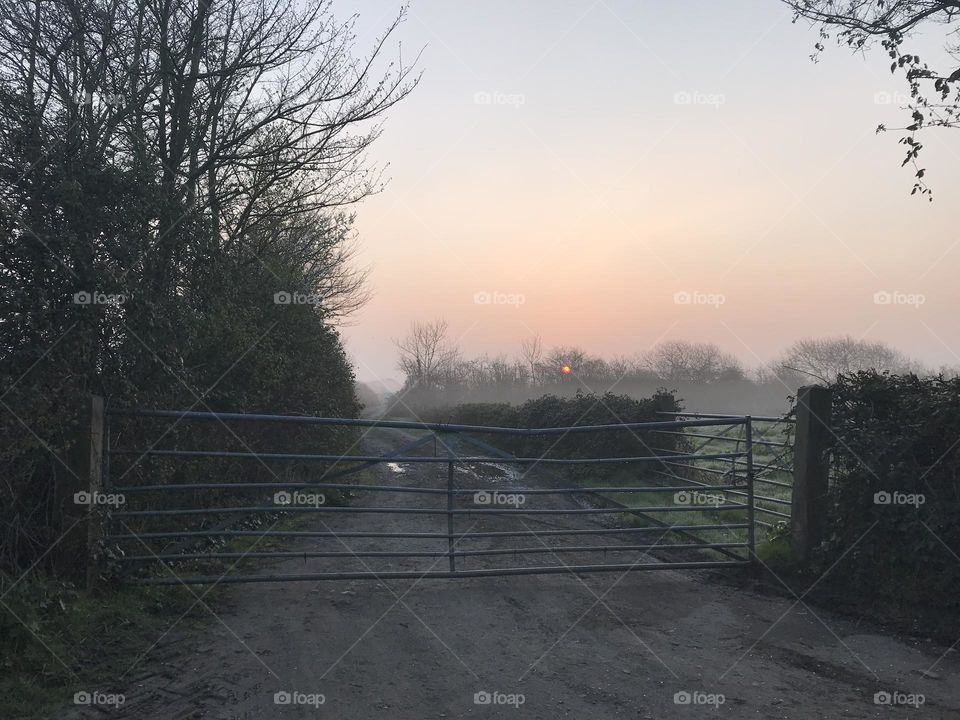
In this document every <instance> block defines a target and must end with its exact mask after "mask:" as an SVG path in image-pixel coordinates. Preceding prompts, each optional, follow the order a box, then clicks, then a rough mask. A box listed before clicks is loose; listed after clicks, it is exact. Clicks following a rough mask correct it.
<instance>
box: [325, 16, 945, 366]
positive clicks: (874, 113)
mask: <svg viewBox="0 0 960 720" xmlns="http://www.w3.org/2000/svg"><path fill="white" fill-rule="evenodd" d="M334 10H335V12H336V13H338V14H339V15H342V16H344V17H346V16H347V15H349V14H350V13H352V12H356V13H359V19H358V24H357V30H358V33H357V34H358V39H357V43H358V45H357V50H358V52H360V53H361V54H363V52H364V51H365V49H366V48H369V46H370V43H371V42H372V40H373V38H374V37H375V36H376V35H377V33H379V32H381V31H382V30H383V29H384V28H385V27H386V25H387V24H388V23H389V21H390V19H391V18H392V16H393V15H394V14H395V13H396V12H397V11H398V10H399V5H394V4H392V3H389V2H381V1H380V0H377V1H376V2H374V1H373V0H367V1H365V2H347V1H346V0H335V3H334ZM816 41H817V33H816V31H815V30H814V29H812V28H810V27H808V26H806V25H805V24H803V23H797V24H794V23H793V22H792V16H791V14H790V11H789V9H788V8H787V7H786V6H785V5H783V4H781V3H780V2H778V1H777V0H727V1H726V2H723V3H718V2H715V1H714V0H677V1H676V2H665V1H664V2H660V1H657V2H654V1H652V0H651V1H647V2H636V1H631V0H597V1H596V2H591V0H578V1H577V2H565V1H563V0H550V1H549V2H547V1H545V0H544V1H541V0H512V1H506V2H505V1H501V0H485V1H484V2H465V1H463V0H413V2H412V3H411V6H410V9H409V14H408V17H407V20H406V21H405V23H404V24H403V25H402V26H401V27H400V28H399V30H398V31H397V33H396V36H395V38H394V39H393V41H392V43H391V44H390V46H389V52H390V53H391V55H393V56H396V55H398V54H399V53H400V52H401V49H400V48H398V43H401V47H402V57H403V58H404V59H405V60H409V59H411V58H412V57H413V56H414V55H415V54H416V53H417V52H420V51H421V50H422V55H421V57H420V60H419V67H420V69H421V70H422V71H423V77H422V80H421V82H420V84H419V86H418V87H417V88H416V89H415V90H414V92H413V93H412V94H411V95H410V96H409V97H407V98H406V99H405V100H404V101H403V102H402V103H400V104H399V105H397V106H396V107H394V108H393V109H392V110H391V111H390V113H389V114H388V116H387V117H386V120H385V123H384V129H383V135H382V136H381V137H380V138H379V140H378V141H377V142H376V143H375V144H374V146H373V148H372V150H371V153H370V160H371V161H372V162H373V163H375V164H379V165H381V166H386V171H385V177H387V178H388V183H387V185H386V187H385V189H384V190H383V191H382V192H381V193H380V194H378V195H376V196H374V197H371V198H368V199H366V200H364V201H363V202H362V203H361V204H360V205H359V206H357V208H356V213H357V220H356V229H357V232H358V242H359V245H360V253H359V260H358V261H359V264H361V265H366V266H369V268H370V271H371V272H370V279H369V283H370V285H369V288H370V290H371V292H372V294H373V297H372V299H371V300H370V302H369V303H368V304H367V306H366V307H365V308H363V309H362V310H361V311H359V312H358V313H357V314H356V315H355V316H354V317H353V319H352V321H351V323H350V325H349V326H348V327H345V328H343V334H344V338H345V341H346V345H347V350H348V352H349V353H350V357H351V359H352V360H353V362H354V364H355V367H356V372H357V376H358V378H359V379H360V380H365V381H369V380H375V379H387V378H400V377H401V375H400V373H399V371H398V370H397V369H396V351H395V349H394V346H393V342H392V340H393V339H394V338H398V337H401V336H403V335H404V334H405V333H406V331H407V329H408V328H409V326H410V323H411V322H413V321H427V320H434V319H437V318H443V319H445V320H446V321H447V322H448V323H449V326H450V336H451V340H452V341H454V342H455V343H456V345H458V346H459V347H460V348H461V350H462V351H463V353H464V354H465V355H467V356H475V355H479V354H481V353H487V354H489V355H491V356H493V355H498V354H501V353H502V354H506V355H508V356H512V355H514V354H516V353H517V351H518V348H519V345H520V342H521V340H522V339H523V338H525V337H529V336H531V335H533V334H540V335H541V337H542V339H543V342H544V345H546V346H547V347H550V346H553V345H578V346H580V347H583V348H584V349H586V350H587V351H588V352H589V353H591V354H595V355H602V356H606V357H610V356H614V355H627V356H634V355H636V354H638V353H642V352H645V351H647V350H649V349H650V348H651V347H652V346H653V345H655V344H656V343H658V342H661V341H664V340H675V339H685V340H691V341H706V342H712V343H715V344H717V345H719V346H720V347H721V348H723V349H724V350H726V351H729V352H731V353H733V354H735V355H736V356H738V357H740V358H741V359H742V360H743V361H744V362H745V363H746V364H747V365H751V366H752V365H759V364H761V363H764V362H767V361H768V360H770V359H772V358H773V357H775V356H776V355H777V354H778V353H779V352H780V351H781V350H782V349H783V348H785V347H786V346H787V345H788V344H790V343H791V342H793V341H794V340H797V339H799V338H801V337H810V336H830V335H846V334H849V335H852V336H854V337H857V338H863V339H866V340H870V341H876V340H882V341H885V342H888V343H890V344H892V345H895V346H896V347H898V348H899V349H901V350H902V351H904V352H906V353H907V354H909V355H911V356H913V357H916V358H918V359H920V360H921V361H923V362H924V363H926V364H928V365H930V366H932V367H939V366H941V365H960V323H957V322H956V308H957V307H958V300H960V284H958V283H957V282H956V279H955V278H956V268H957V264H958V262H960V247H957V245H958V241H960V237H958V234H957V228H956V223H955V222H951V221H952V220H953V219H954V217H955V210H956V204H955V198H956V197H957V192H958V190H960V162H958V159H960V132H958V131H950V130H946V131H936V130H935V131H932V132H930V133H928V134H926V135H925V136H924V137H923V140H924V142H925V145H926V147H925V150H924V153H923V156H922V158H921V160H922V162H921V164H922V165H923V166H924V167H925V168H926V169H927V180H928V181H929V183H930V185H931V187H932V188H933V189H934V191H935V198H934V202H933V203H928V202H927V201H926V199H921V198H920V197H911V196H910V190H911V187H912V184H913V178H912V173H911V171H910V170H909V169H907V168H901V167H900V163H901V161H902V159H903V150H902V147H903V146H902V145H900V144H898V139H899V135H898V134H897V133H895V132H888V133H882V134H876V133H875V130H876V127H877V125H878V124H880V123H886V124H888V125H890V126H898V125H903V124H905V123H904V120H906V119H907V118H906V117H905V115H904V112H903V111H902V110H901V109H900V108H899V107H898V103H899V102H900V100H901V98H902V96H903V94H904V93H905V91H906V88H905V86H904V82H903V80H902V76H893V75H891V73H890V71H889V59H888V58H887V57H886V55H885V54H884V53H883V52H882V50H881V49H880V48H877V49H875V50H874V51H872V52H868V53H867V54H865V55H853V54H851V53H850V52H849V51H848V50H846V49H845V48H841V47H835V46H834V45H833V44H830V43H828V45H827V51H826V52H825V53H824V54H823V55H822V56H821V58H820V60H819V62H817V63H814V62H812V61H811V59H810V54H811V53H812V52H813V45H814V43H815V42H816ZM911 47H914V48H916V49H918V50H919V51H920V52H921V54H922V55H924V56H925V57H924V59H925V60H927V61H929V62H931V64H936V63H937V60H938V59H939V57H944V56H945V53H944V51H943V49H942V44H941V43H940V42H939V41H937V40H936V39H935V38H934V37H922V38H918V39H917V41H916V43H915V45H912V46H911Z"/></svg>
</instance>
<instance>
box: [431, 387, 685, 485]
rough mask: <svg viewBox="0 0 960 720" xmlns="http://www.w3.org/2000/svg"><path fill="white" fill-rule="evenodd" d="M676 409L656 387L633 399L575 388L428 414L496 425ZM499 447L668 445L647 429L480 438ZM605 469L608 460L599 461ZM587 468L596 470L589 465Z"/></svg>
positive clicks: (579, 449) (543, 453) (561, 450)
mask: <svg viewBox="0 0 960 720" xmlns="http://www.w3.org/2000/svg"><path fill="white" fill-rule="evenodd" d="M679 410H680V407H679V405H678V404H677V401H676V399H675V398H674V397H673V395H671V394H670V393H668V392H664V391H659V392H657V393H655V394H654V395H653V396H652V397H649V398H644V399H642V400H636V399H634V398H631V397H628V396H626V395H614V394H613V393H607V394H606V395H602V396H598V395H589V394H585V393H582V392H578V393H577V394H576V395H575V396H574V397H572V398H561V397H557V396H555V395H544V396H543V397H540V398H538V399H536V400H528V401H527V402H525V403H523V404H522V405H508V404H506V403H470V404H465V405H457V406H455V407H453V408H448V409H446V410H443V411H437V412H435V413H434V414H432V417H434V418H435V419H437V420H441V421H443V422H452V423H461V424H465V425H484V426H497V427H516V428H534V427H570V426H584V425H615V424H620V423H638V422H655V421H658V420H660V421H662V420H665V419H669V418H665V417H664V416H661V415H658V414H657V413H658V412H677V411H679ZM484 439H485V440H487V441H488V442H491V443H492V444H494V445H496V446H497V447H499V448H502V449H504V450H507V451H508V452H511V453H513V454H514V455H518V456H523V457H566V458H587V457H631V456H645V455H652V454H653V451H652V449H651V448H654V447H667V448H670V447H672V446H673V443H672V442H671V436H667V435H656V434H654V433H651V432H650V431H637V430H618V431H612V432H590V433H569V434H565V435H502V434H495V435H494V434H491V435H487V436H486V437H485V438H484ZM605 467H607V468H608V469H609V467H610V466H605ZM593 474H594V475H596V469H595V468H594V471H593Z"/></svg>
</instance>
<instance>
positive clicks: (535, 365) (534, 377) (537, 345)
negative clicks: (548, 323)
mask: <svg viewBox="0 0 960 720" xmlns="http://www.w3.org/2000/svg"><path fill="white" fill-rule="evenodd" d="M520 357H521V359H522V360H523V363H524V365H525V366H526V369H527V372H528V373H529V380H530V384H531V385H536V384H537V383H538V382H539V379H540V378H539V368H540V363H541V361H542V360H543V341H542V340H541V339H540V335H539V334H537V335H532V336H530V337H528V338H524V339H523V340H521V341H520Z"/></svg>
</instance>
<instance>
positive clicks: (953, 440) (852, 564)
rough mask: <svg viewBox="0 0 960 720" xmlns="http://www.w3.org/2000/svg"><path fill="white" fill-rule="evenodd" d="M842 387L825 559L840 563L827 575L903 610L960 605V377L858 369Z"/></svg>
mask: <svg viewBox="0 0 960 720" xmlns="http://www.w3.org/2000/svg"><path fill="white" fill-rule="evenodd" d="M833 393H834V395H833V415H834V417H833V424H834V433H835V442H834V445H833V449H832V465H833V480H832V487H831V505H830V516H829V529H830V531H829V538H828V541H827V542H826V543H825V544H824V547H823V549H822V557H821V560H822V563H823V565H824V566H825V567H830V566H832V565H833V563H835V562H836V563H839V566H838V567H837V569H835V570H833V572H831V573H830V574H829V575H828V576H827V579H826V580H825V582H828V583H832V584H834V586H840V587H842V588H844V589H847V590H849V591H850V592H852V593H856V594H858V595H863V596H868V597H871V598H873V599H874V600H873V601H874V602H878V603H890V604H891V605H892V606H894V607H899V608H909V607H911V606H916V605H924V606H927V607H931V606H941V607H944V608H945V607H951V608H954V609H957V608H960V594H958V590H960V562H958V560H957V556H956V554H955V553H956V552H957V548H960V525H958V524H957V521H956V518H957V515H958V514H960V445H958V442H957V439H958V438H960V379H957V378H951V379H946V378H943V377H942V376H941V377H935V378H918V377H917V376H915V375H899V376H898V375H888V374H882V373H877V372H859V373H854V374H850V375H842V376H840V377H839V378H838V379H837V382H836V383H835V384H834V385H833ZM888 498H889V499H890V500H891V502H889V503H885V502H884V500H886V499H888ZM911 498H921V501H919V502H917V503H914V504H908V503H909V500H910V499H911Z"/></svg>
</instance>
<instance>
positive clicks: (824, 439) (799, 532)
mask: <svg viewBox="0 0 960 720" xmlns="http://www.w3.org/2000/svg"><path fill="white" fill-rule="evenodd" d="M831 403H832V396H831V391H830V389H829V388H826V387H823V386H821V385H808V386H805V387H802V388H800V389H799V390H798V391H797V425H796V437H795V438H794V444H793V498H792V507H791V546H792V549H793V556H794V558H795V559H796V560H797V561H798V562H801V563H805V562H807V561H808V560H809V559H810V556H811V554H812V553H813V550H814V548H816V547H817V546H818V545H819V544H820V543H821V542H822V541H823V539H824V533H825V530H826V526H827V502H828V497H827V494H828V492H829V475H830V460H829V450H830V427H831V408H832V406H831Z"/></svg>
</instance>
